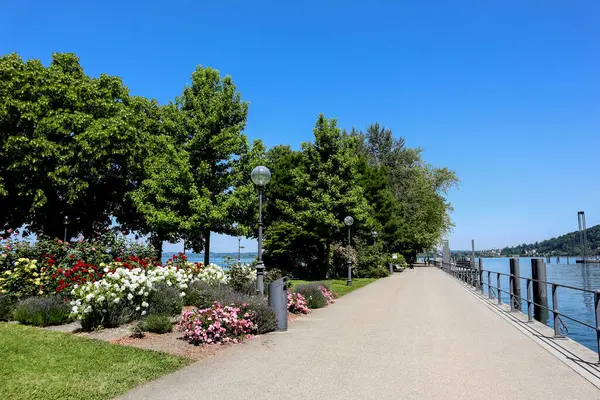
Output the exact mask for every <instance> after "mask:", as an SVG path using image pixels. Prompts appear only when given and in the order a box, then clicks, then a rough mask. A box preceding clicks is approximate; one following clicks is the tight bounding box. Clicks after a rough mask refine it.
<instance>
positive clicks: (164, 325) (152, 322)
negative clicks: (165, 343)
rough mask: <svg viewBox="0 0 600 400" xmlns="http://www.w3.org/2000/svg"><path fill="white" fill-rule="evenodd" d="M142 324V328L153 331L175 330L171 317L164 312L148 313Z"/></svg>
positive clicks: (167, 331) (166, 331)
mask: <svg viewBox="0 0 600 400" xmlns="http://www.w3.org/2000/svg"><path fill="white" fill-rule="evenodd" d="M140 325H141V328H142V330H144V331H146V332H152V333H169V332H171V331H172V330H173V323H172V322H171V317H169V316H168V315H164V314H162V315H161V314H153V315H148V317H146V319H144V320H143V321H142V323H141V324H140Z"/></svg>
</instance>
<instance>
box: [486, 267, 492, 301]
mask: <svg viewBox="0 0 600 400" xmlns="http://www.w3.org/2000/svg"><path fill="white" fill-rule="evenodd" d="M487 273H488V298H489V299H491V298H492V271H488V272H487Z"/></svg>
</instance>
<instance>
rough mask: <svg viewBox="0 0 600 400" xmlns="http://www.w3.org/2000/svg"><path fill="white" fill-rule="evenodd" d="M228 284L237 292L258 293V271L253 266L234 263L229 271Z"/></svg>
mask: <svg viewBox="0 0 600 400" xmlns="http://www.w3.org/2000/svg"><path fill="white" fill-rule="evenodd" d="M228 275H229V281H228V282H227V284H228V285H229V287H231V288H232V289H233V290H235V291H236V292H240V293H245V294H248V295H252V294H255V293H256V272H255V270H254V269H253V268H252V267H249V266H245V265H241V264H234V265H233V266H231V268H230V269H229V271H228Z"/></svg>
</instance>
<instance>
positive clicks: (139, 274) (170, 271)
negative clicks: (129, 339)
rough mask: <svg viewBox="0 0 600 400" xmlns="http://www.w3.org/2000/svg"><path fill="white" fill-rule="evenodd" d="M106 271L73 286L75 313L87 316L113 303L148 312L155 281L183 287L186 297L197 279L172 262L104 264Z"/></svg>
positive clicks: (135, 310)
mask: <svg viewBox="0 0 600 400" xmlns="http://www.w3.org/2000/svg"><path fill="white" fill-rule="evenodd" d="M104 272H105V273H106V275H105V276H104V277H103V278H102V279H100V280H98V281H95V282H88V283H86V284H85V285H82V286H79V285H77V284H75V285H74V286H73V290H72V291H71V294H72V296H73V299H74V300H72V301H71V305H72V306H73V308H72V314H73V316H74V317H78V318H83V317H85V314H87V313H90V312H101V313H106V312H107V311H108V309H109V308H108V306H109V305H112V304H120V305H121V306H123V307H128V308H131V309H133V310H134V312H135V313H137V314H138V315H140V316H143V315H146V313H147V308H148V302H147V299H148V296H149V294H150V291H151V290H153V289H154V286H155V285H157V284H159V283H164V284H166V285H167V286H173V287H175V288H177V289H179V290H180V291H181V296H182V297H183V296H185V293H184V290H185V289H186V288H187V285H188V284H189V283H190V282H192V281H193V280H195V279H197V278H195V277H194V276H193V274H190V273H187V272H185V271H182V270H178V269H177V268H175V267H172V266H166V267H156V268H153V269H147V270H146V269H142V268H133V269H128V268H124V267H118V268H115V269H114V270H111V269H110V268H109V267H104Z"/></svg>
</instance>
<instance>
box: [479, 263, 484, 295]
mask: <svg viewBox="0 0 600 400" xmlns="http://www.w3.org/2000/svg"><path fill="white" fill-rule="evenodd" d="M479 289H481V294H483V259H482V258H481V257H479Z"/></svg>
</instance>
